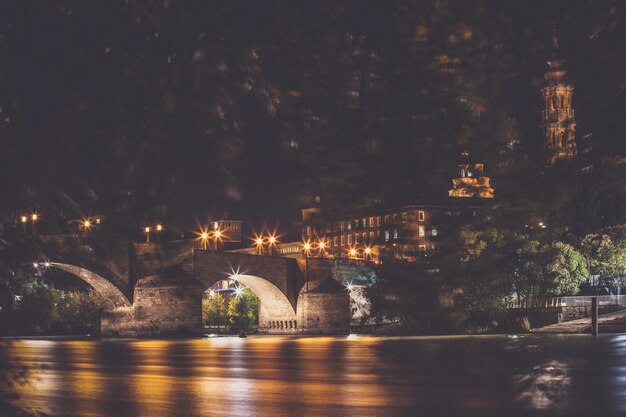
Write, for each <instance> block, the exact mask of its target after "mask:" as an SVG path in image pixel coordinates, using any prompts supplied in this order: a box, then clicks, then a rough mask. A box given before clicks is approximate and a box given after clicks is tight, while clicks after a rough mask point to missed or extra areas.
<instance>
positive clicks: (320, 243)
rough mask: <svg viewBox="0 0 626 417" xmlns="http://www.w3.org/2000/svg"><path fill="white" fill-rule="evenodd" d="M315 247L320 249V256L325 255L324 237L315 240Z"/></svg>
mask: <svg viewBox="0 0 626 417" xmlns="http://www.w3.org/2000/svg"><path fill="white" fill-rule="evenodd" d="M317 248H318V249H319V251H320V256H321V257H322V258H323V257H324V256H325V255H326V241H325V240H324V238H322V239H320V240H319V241H318V242H317Z"/></svg>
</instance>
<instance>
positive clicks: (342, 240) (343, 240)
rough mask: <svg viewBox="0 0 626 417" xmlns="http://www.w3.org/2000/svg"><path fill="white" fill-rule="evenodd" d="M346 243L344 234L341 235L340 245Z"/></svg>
mask: <svg viewBox="0 0 626 417" xmlns="http://www.w3.org/2000/svg"><path fill="white" fill-rule="evenodd" d="M345 244H346V236H345V235H341V246H343V245H345Z"/></svg>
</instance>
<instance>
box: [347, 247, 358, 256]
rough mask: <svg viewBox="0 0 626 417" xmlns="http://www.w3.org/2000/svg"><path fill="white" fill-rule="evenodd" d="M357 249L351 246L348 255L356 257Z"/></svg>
mask: <svg viewBox="0 0 626 417" xmlns="http://www.w3.org/2000/svg"><path fill="white" fill-rule="evenodd" d="M356 254H357V253H356V249H355V248H350V250H349V251H348V256H350V258H352V259H354V258H356Z"/></svg>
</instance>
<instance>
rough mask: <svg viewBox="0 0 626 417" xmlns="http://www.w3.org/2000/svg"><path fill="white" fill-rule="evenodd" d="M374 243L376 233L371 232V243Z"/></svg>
mask: <svg viewBox="0 0 626 417" xmlns="http://www.w3.org/2000/svg"><path fill="white" fill-rule="evenodd" d="M373 241H374V232H370V242H373Z"/></svg>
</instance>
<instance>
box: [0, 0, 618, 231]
mask: <svg viewBox="0 0 626 417" xmlns="http://www.w3.org/2000/svg"><path fill="white" fill-rule="evenodd" d="M624 18H625V5H624V3H623V2H617V1H616V2H607V1H590V0H587V1H579V0H576V1H572V0H567V1H566V0H564V1H553V2H548V1H523V2H520V1H516V2H512V1H501V2H498V1H458V2H454V1H435V0H432V1H421V0H414V1H405V0H400V1H394V2H384V1H369V0H365V1H354V2H348V1H308V2H303V1H302V2H290V1H206V0H202V1H200V0H198V1H170V0H155V1H144V0H126V1H111V0H107V1H89V2H85V1H74V2H72V1H62V2H61V1H32V2H24V1H4V2H2V7H1V10H0V22H1V26H0V135H1V138H2V139H1V140H2V144H3V147H2V152H0V174H1V175H0V201H1V204H0V205H1V206H2V208H1V210H2V215H3V217H5V218H11V217H13V218H14V216H16V215H18V214H20V213H21V212H24V211H28V210H38V211H40V212H42V213H44V216H45V218H46V224H45V227H47V228H48V231H50V232H58V231H63V229H64V227H65V226H66V225H67V222H68V221H70V220H71V219H75V218H80V217H82V216H87V215H92V214H104V215H106V216H107V217H108V218H109V219H111V222H112V223H115V222H117V224H118V225H119V227H120V228H122V227H125V228H135V227H136V228H137V230H139V228H140V227H141V226H142V225H143V224H144V223H149V222H156V221H162V222H165V223H166V224H172V225H177V226H180V227H191V225H194V224H195V223H196V222H203V221H204V220H205V219H207V218H208V217H220V216H222V215H224V214H225V213H228V214H229V215H230V216H231V217H239V218H242V219H244V220H246V221H247V222H248V224H249V225H254V226H255V227H256V228H257V229H259V228H260V227H261V225H262V224H263V223H264V222H265V223H266V224H267V225H268V226H270V227H272V228H273V227H274V226H278V227H279V228H280V230H283V231H293V230H295V225H296V224H297V222H298V220H299V216H300V213H299V209H300V208H302V207H305V206H307V205H309V204H310V203H311V201H312V199H313V197H314V196H315V195H321V196H322V198H323V200H324V202H326V203H327V204H329V205H335V206H344V207H345V206H346V205H349V206H360V205H368V204H373V203H378V202H383V203H384V204H387V205H395V204H406V203H415V204H420V203H430V202H441V201H445V196H446V194H447V189H448V188H449V183H450V179H451V178H452V176H454V175H455V173H456V163H457V160H458V156H459V153H460V151H462V150H465V149H468V150H469V151H470V153H471V155H472V157H473V158H475V159H476V160H479V161H480V162H484V163H485V164H486V173H487V175H490V176H491V177H492V181H493V183H494V185H495V187H496V194H497V195H498V193H499V194H500V195H507V194H510V193H512V192H514V184H515V181H516V180H519V178H520V176H521V174H520V173H521V172H523V171H520V169H522V168H520V166H526V167H527V169H533V168H532V167H534V166H537V164H538V163H537V162H536V161H538V160H540V158H541V157H542V144H543V142H542V133H541V127H540V120H541V110H542V108H541V105H542V102H541V98H540V95H539V89H540V87H541V83H542V77H543V74H544V72H545V70H546V60H547V58H548V57H549V55H550V54H551V53H552V49H551V36H552V31H553V27H556V28H557V33H558V35H559V45H560V51H559V53H560V54H561V55H562V56H563V58H565V59H566V65H567V68H568V70H569V73H570V76H571V78H572V79H573V81H574V82H575V93H574V108H575V111H576V121H577V123H578V128H577V139H578V140H579V147H580V148H581V149H582V148H584V147H585V146H586V145H585V143H587V142H588V143H593V144H594V147H593V153H594V155H596V157H597V158H606V157H614V156H615V155H624V154H625V153H626V152H625V151H626V145H625V143H626V142H625V140H624V138H625V137H624V136H625V133H624V132H626V118H625V117H624V110H626V105H625V104H626V103H625V101H624V90H625V88H626V65H625V64H626V52H625V48H624V46H625V45H626V30H625V20H624ZM585 141H587V142H585ZM522 161H523V162H522ZM533 161H535V162H533ZM499 187H500V188H499Z"/></svg>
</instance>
